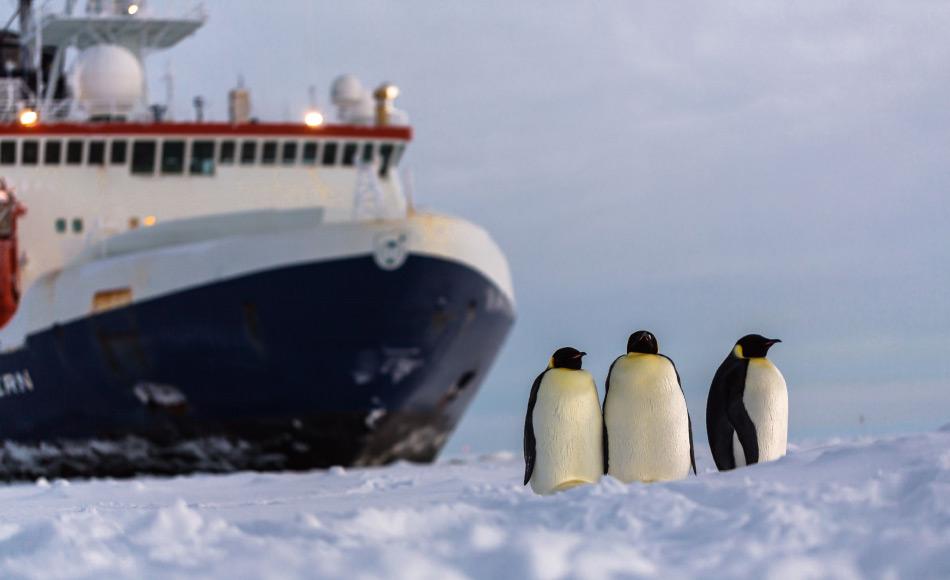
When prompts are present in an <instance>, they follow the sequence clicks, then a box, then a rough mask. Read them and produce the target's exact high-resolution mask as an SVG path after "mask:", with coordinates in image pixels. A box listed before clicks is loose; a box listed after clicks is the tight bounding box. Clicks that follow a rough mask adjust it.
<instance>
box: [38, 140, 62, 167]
mask: <svg viewBox="0 0 950 580" xmlns="http://www.w3.org/2000/svg"><path fill="white" fill-rule="evenodd" d="M62 156H63V142H62V141H59V140H57V139H51V140H49V141H47V142H46V144H45V147H44V151H43V161H44V162H45V163H46V164H47V165H59V162H60V158H62Z"/></svg>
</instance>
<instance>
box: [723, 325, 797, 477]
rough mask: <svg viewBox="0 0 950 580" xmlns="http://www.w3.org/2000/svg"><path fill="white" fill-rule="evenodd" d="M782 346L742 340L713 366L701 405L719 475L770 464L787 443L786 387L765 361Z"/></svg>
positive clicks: (750, 338) (764, 340) (748, 337)
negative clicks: (743, 467) (716, 367)
mask: <svg viewBox="0 0 950 580" xmlns="http://www.w3.org/2000/svg"><path fill="white" fill-rule="evenodd" d="M779 342H782V341H781V340H779V339H777V338H765V337H764V336H762V335H760V334H747V335H746V336H743V337H742V338H740V339H739V341H738V342H736V344H735V346H734V347H733V348H732V352H730V353H729V356H727V357H726V360H724V361H723V362H722V364H721V365H719V370H717V371H716V376H715V377H714V378H713V381H712V385H711V386H710V387H709V398H708V400H707V401H706V433H707V435H708V436H709V448H710V450H711V451H712V456H713V460H715V462H716V467H717V468H719V471H726V470H729V469H735V468H736V467H742V466H745V465H752V464H754V463H759V462H762V461H771V460H773V459H778V458H779V457H782V456H783V455H785V451H786V447H787V443H788V387H787V386H786V384H785V377H783V376H782V373H781V372H780V371H779V370H778V368H777V367H776V366H775V365H774V364H772V361H770V360H769V359H767V358H766V355H767V354H768V352H769V349H770V348H771V347H772V345H774V344H776V343H779Z"/></svg>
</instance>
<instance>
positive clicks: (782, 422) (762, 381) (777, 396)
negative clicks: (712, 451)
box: [732, 358, 788, 466]
mask: <svg viewBox="0 0 950 580" xmlns="http://www.w3.org/2000/svg"><path fill="white" fill-rule="evenodd" d="M742 404H743V405H745V409H746V412H748V413H749V418H750V419H752V423H753V424H755V434H756V440H757V441H758V443H759V463H761V462H763V461H772V460H773V459H778V458H779V457H782V456H783V455H785V452H786V450H787V448H788V387H787V386H786V385H785V377H783V376H782V373H781V371H779V370H778V368H777V367H776V366H775V365H774V364H772V361H770V360H769V359H767V358H753V359H749V370H748V372H747V374H746V380H745V392H744V393H743V395H742ZM732 449H733V454H734V456H735V459H736V466H744V465H745V464H746V462H745V453H744V452H743V450H742V444H741V443H739V437H738V435H736V434H733V442H732Z"/></svg>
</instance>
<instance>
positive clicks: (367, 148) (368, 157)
mask: <svg viewBox="0 0 950 580" xmlns="http://www.w3.org/2000/svg"><path fill="white" fill-rule="evenodd" d="M372 162H373V144H372V143H371V142H366V143H363V163H372Z"/></svg>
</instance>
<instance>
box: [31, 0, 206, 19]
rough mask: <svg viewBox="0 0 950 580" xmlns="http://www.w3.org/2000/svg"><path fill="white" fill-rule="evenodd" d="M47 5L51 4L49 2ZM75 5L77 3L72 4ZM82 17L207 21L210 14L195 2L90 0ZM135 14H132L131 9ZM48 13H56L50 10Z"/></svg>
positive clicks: (182, 0) (66, 11) (67, 6)
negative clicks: (131, 8)
mask: <svg viewBox="0 0 950 580" xmlns="http://www.w3.org/2000/svg"><path fill="white" fill-rule="evenodd" d="M47 4H50V2H49V0H48V1H47ZM72 4H73V5H75V2H72ZM85 5H86V6H85V10H83V12H82V14H81V15H82V16H85V17H87V18H116V17H120V18H139V19H143V18H156V19H173V20H179V19H183V20H206V19H207V16H208V13H207V11H206V10H205V7H204V3H203V2H196V1H195V0H161V1H156V0H152V1H147V0H146V1H142V0H139V1H132V0H88V1H87V2H85ZM131 6H134V7H135V8H134V12H132V13H130V7H131ZM46 12H47V13H55V12H56V11H55V10H48V11H46ZM64 13H65V15H67V16H69V15H72V14H73V10H71V6H70V3H67V5H66V9H65V10H64Z"/></svg>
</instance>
